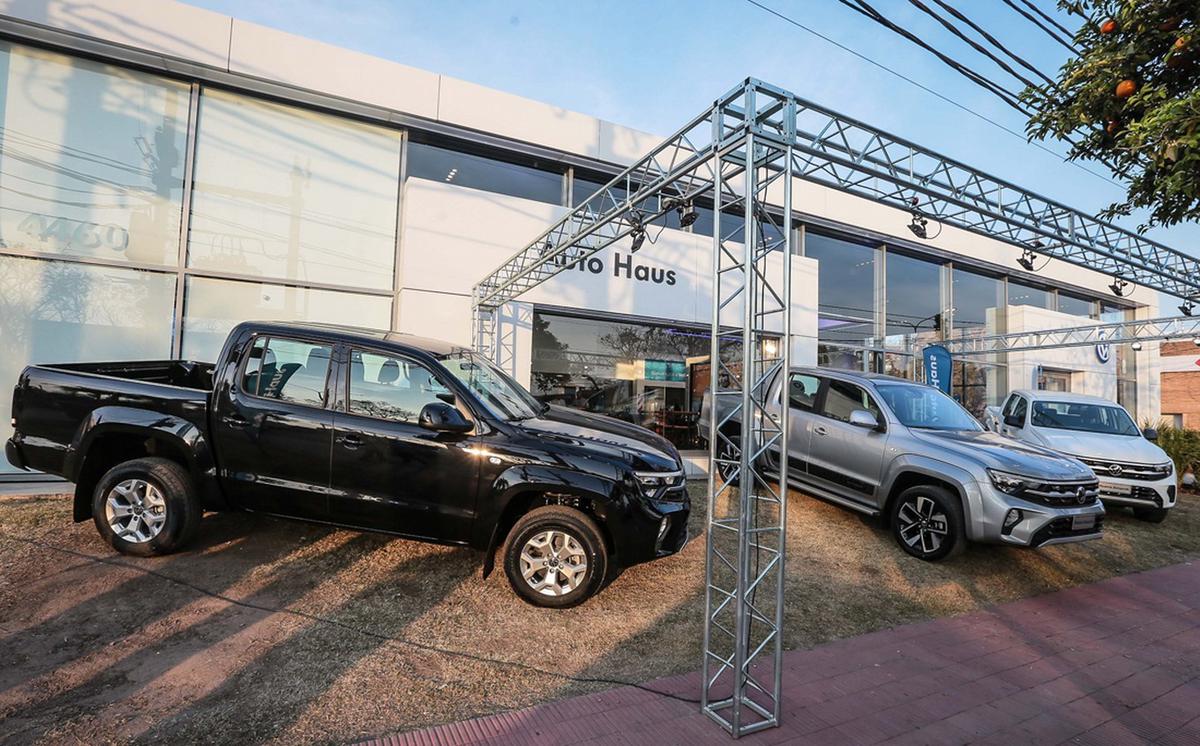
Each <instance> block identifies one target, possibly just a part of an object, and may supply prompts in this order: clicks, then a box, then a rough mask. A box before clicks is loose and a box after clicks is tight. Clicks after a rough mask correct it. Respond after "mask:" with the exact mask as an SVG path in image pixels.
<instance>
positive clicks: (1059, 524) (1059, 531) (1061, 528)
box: [1030, 515, 1104, 547]
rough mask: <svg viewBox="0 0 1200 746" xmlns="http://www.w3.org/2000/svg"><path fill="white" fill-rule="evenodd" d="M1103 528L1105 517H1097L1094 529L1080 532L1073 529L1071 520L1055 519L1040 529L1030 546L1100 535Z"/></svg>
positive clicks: (1034, 535)
mask: <svg viewBox="0 0 1200 746" xmlns="http://www.w3.org/2000/svg"><path fill="white" fill-rule="evenodd" d="M1103 528H1104V516H1102V515H1098V516H1096V525H1095V526H1093V527H1092V528H1085V529H1083V530H1080V531H1076V530H1074V529H1072V528H1071V519H1070V518H1055V519H1054V520H1053V521H1050V522H1049V523H1047V524H1046V525H1045V526H1042V527H1041V528H1039V529H1038V530H1037V531H1036V532H1035V533H1034V534H1033V539H1032V540H1031V541H1030V544H1032V545H1033V546H1035V547H1037V546H1041V545H1042V544H1045V543H1046V542H1048V541H1050V540H1051V539H1065V538H1070V537H1072V536H1091V535H1092V534H1098V533H1100V532H1101V530H1102V529H1103Z"/></svg>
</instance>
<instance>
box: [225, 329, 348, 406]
mask: <svg viewBox="0 0 1200 746" xmlns="http://www.w3.org/2000/svg"><path fill="white" fill-rule="evenodd" d="M331 349H332V348H331V347H330V346H329V345H322V344H315V343H312V342H301V341H299V340H293V339H281V338H279V337H275V338H272V339H267V338H265V337H259V338H258V339H256V340H255V341H254V345H253V346H252V347H251V348H250V353H249V359H248V360H247V361H246V369H245V372H244V373H243V374H242V390H244V391H245V392H246V393H247V394H252V395H254V396H261V397H263V398H265V399H277V400H279V401H286V402H292V403H293V404H303V405H305V406H309V407H323V406H325V379H326V377H327V376H328V375H329V357H330V352H331Z"/></svg>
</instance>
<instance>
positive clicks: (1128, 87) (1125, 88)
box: [1117, 78, 1137, 98]
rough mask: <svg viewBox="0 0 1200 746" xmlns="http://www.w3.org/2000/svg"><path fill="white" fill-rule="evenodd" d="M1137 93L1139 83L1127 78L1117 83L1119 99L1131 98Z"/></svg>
mask: <svg viewBox="0 0 1200 746" xmlns="http://www.w3.org/2000/svg"><path fill="white" fill-rule="evenodd" d="M1136 91H1137V83H1134V82H1133V81H1132V80H1130V79H1128V78H1126V79H1125V80H1122V81H1121V82H1120V83H1117V98H1129V97H1130V96H1132V95H1133V94H1134V93H1135V92H1136Z"/></svg>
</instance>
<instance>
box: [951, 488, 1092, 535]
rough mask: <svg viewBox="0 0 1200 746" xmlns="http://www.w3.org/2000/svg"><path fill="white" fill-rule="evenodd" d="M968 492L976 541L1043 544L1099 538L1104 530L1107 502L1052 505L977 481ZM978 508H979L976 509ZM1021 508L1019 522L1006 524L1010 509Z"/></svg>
mask: <svg viewBox="0 0 1200 746" xmlns="http://www.w3.org/2000/svg"><path fill="white" fill-rule="evenodd" d="M973 486H974V492H975V494H974V495H969V496H968V497H969V499H970V501H971V502H972V503H973V504H972V508H973V510H972V515H971V519H970V525H969V526H968V532H969V533H970V534H971V538H972V539H973V540H974V541H982V542H990V543H995V544H1007V545H1009V546H1018V547H1041V546H1049V545H1051V544H1065V543H1068V542H1076V541H1090V540H1092V539H1099V538H1100V537H1101V536H1102V535H1103V530H1104V504H1103V503H1102V502H1101V501H1100V500H1094V501H1092V502H1091V503H1089V504H1087V505H1078V506H1071V507H1051V506H1048V505H1043V504H1041V503H1035V502H1031V501H1029V500H1023V499H1021V498H1019V497H1014V496H1012V495H1009V494H1007V493H1004V492H1001V491H1000V490H998V489H996V488H995V487H993V486H992V485H991V483H990V482H989V483H988V484H981V483H979V482H975V483H974V485H973ZM974 508H978V510H974ZM1014 509H1015V510H1019V511H1021V517H1020V520H1018V521H1017V522H1016V524H1014V525H1012V526H1009V527H1005V525H1004V519H1005V516H1007V515H1008V513H1009V511H1010V510H1014Z"/></svg>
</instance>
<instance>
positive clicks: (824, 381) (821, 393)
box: [778, 371, 829, 414]
mask: <svg viewBox="0 0 1200 746" xmlns="http://www.w3.org/2000/svg"><path fill="white" fill-rule="evenodd" d="M793 376H809V377H810V378H815V379H816V380H817V391H816V393H814V394H813V405H812V409H803V408H801V407H793V406H792V377H793ZM828 387H829V379H828V378H825V377H824V376H819V375H816V374H815V373H802V372H796V371H792V372H789V373H788V374H787V378H786V385H784V386H780V387H779V400H778V403H779V405H780V406H783V402H784V400H785V399H786V400H787V407H788V409H795V410H797V411H799V412H804V413H807V414H818V412H817V409H818V408H819V407H820V406H821V405H822V404H823V403H824V401H825V390H826V389H827V388H828Z"/></svg>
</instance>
